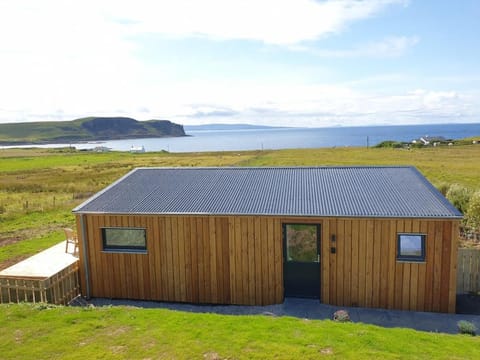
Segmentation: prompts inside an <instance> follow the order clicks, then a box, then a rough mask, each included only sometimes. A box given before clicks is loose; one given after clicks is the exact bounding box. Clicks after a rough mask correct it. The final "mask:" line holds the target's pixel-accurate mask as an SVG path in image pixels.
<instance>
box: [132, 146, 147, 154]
mask: <svg viewBox="0 0 480 360" xmlns="http://www.w3.org/2000/svg"><path fill="white" fill-rule="evenodd" d="M130 152H131V153H144V152H145V147H144V146H143V145H142V146H134V145H132V146H131V147H130Z"/></svg>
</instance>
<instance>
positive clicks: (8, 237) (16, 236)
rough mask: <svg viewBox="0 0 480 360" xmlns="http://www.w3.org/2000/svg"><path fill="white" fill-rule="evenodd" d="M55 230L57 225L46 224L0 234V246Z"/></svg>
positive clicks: (57, 228)
mask: <svg viewBox="0 0 480 360" xmlns="http://www.w3.org/2000/svg"><path fill="white" fill-rule="evenodd" d="M57 230H60V228H59V227H58V226H46V227H43V228H35V229H25V230H17V231H13V232H7V233H4V234H0V247H3V246H7V245H12V244H15V243H17V242H19V241H23V240H27V239H30V238H32V237H40V236H43V235H46V234H48V233H51V232H54V231H57Z"/></svg>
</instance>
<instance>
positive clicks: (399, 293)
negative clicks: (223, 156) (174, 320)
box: [77, 214, 458, 312]
mask: <svg viewBox="0 0 480 360" xmlns="http://www.w3.org/2000/svg"><path fill="white" fill-rule="evenodd" d="M83 216H84V221H85V229H86V234H85V238H86V239H87V249H88V257H87V259H88V263H89V276H90V295H91V296H93V297H107V298H130V299H145V300H161V301H178V302H191V303H218V304H246V305H254V304H258V305H266V304H275V303H281V302H282V301H283V238H282V224H283V223H295V222H297V223H316V224H320V225H321V232H322V236H321V245H320V246H321V249H320V250H321V263H320V269H319V271H321V283H320V284H319V289H320V294H321V299H320V301H321V302H323V303H326V304H332V305H340V306H361V307H381V308H387V309H404V310H420V311H441V312H454V311H455V288H456V268H457V264H456V261H457V260H456V259H457V257H456V253H457V251H456V249H457V242H456V239H457V236H458V221H457V220H430V219H420V220H419V219H365V218H283V217H269V216H160V215H158V216H156V215H145V216H141V215H90V214H86V215H83ZM78 217H79V216H78ZM77 223H78V231H79V234H80V233H81V225H80V221H78V222H77ZM116 226H119V227H140V228H145V229H146V232H147V252H146V253H121V252H105V251H103V249H102V238H101V228H102V227H116ZM402 232H413V233H422V234H426V259H425V262H421V263H415V262H399V261H397V260H396V252H397V234H398V233H402ZM332 236H334V237H335V241H332ZM80 241H82V237H81V236H80ZM332 247H333V248H335V253H332V252H331V248H332ZM84 255H85V254H84V250H83V246H82V244H81V246H80V257H81V262H80V265H81V281H82V291H83V292H84V295H85V289H86V284H85V268H84V262H83V259H84Z"/></svg>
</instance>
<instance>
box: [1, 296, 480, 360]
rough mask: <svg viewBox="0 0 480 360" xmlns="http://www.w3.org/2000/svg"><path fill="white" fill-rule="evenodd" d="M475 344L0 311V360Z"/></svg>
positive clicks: (46, 310) (450, 353) (422, 349)
mask: <svg viewBox="0 0 480 360" xmlns="http://www.w3.org/2000/svg"><path fill="white" fill-rule="evenodd" d="M479 348H480V337H470V336H466V335H446V334H436V333H427V332H419V331H415V330H410V329H385V328H381V327H377V326H373V325H364V324H355V323H335V322H333V321H329V320H327V321H320V320H305V319H296V318H290V317H269V316H262V315H257V316H228V315H227V316H226V315H216V314H196V313H186V312H180V311H171V310H164V309H138V308H131V307H103V308H78V307H48V306H45V305H29V304H20V305H0V350H1V352H0V354H1V355H0V357H1V358H2V359H100V358H101V359H225V358H228V359H317V358H323V357H326V358H340V359H371V358H377V359H378V358H382V359H477V358H478V351H479V350H478V349H479Z"/></svg>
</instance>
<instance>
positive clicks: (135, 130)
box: [0, 117, 185, 145]
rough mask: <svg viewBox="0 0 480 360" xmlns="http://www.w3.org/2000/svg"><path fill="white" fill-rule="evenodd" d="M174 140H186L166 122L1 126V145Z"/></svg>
mask: <svg viewBox="0 0 480 360" xmlns="http://www.w3.org/2000/svg"><path fill="white" fill-rule="evenodd" d="M173 136H185V131H184V129H183V126H182V125H178V124H175V123H172V122H171V121H168V120H149V121H137V120H135V119H131V118H127V117H88V118H82V119H77V120H72V121H49V122H31V123H11V124H0V145H21V144H46V143H70V142H81V141H99V140H118V139H132V138H146V137H173Z"/></svg>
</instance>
